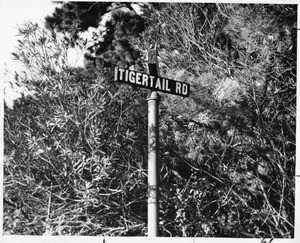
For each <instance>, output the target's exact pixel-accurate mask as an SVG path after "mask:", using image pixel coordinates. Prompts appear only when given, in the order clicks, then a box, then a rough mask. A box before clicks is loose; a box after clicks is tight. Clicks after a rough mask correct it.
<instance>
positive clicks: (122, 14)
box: [46, 2, 145, 67]
mask: <svg viewBox="0 0 300 243" xmlns="http://www.w3.org/2000/svg"><path fill="white" fill-rule="evenodd" d="M103 19H107V21H106V22H105V23H104V24H103V25H104V26H102V25H101V23H102V22H101V21H100V20H103ZM46 27H48V28H49V29H53V28H56V29H57V30H58V31H67V32H68V33H69V34H70V35H71V37H72V43H74V42H75V43H77V44H78V43H85V42H87V41H89V47H88V48H87V51H88V52H87V53H86V56H85V57H86V59H87V60H89V61H90V63H92V65H94V66H95V65H97V64H96V63H101V64H103V65H104V66H106V67H111V66H115V65H119V66H122V67H129V66H131V65H135V64H137V63H139V64H140V60H139V59H140V58H139V57H140V53H139V51H138V50H137V49H136V48H134V46H132V44H131V42H132V39H133V38H136V37H137V36H138V35H139V33H141V32H142V31H144V29H145V24H144V19H143V18H142V17H140V16H139V15H138V14H137V13H136V12H135V11H134V9H133V8H132V6H131V4H130V3H113V2H85V3H82V2H66V3H64V4H62V6H61V7H59V8H56V9H55V12H54V13H53V16H48V17H47V18H46ZM89 27H94V28H96V29H95V31H94V32H93V36H92V39H90V40H87V37H85V36H84V35H80V32H84V31H86V30H88V29H89Z"/></svg>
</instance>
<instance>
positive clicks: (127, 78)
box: [114, 67, 190, 97]
mask: <svg viewBox="0 0 300 243" xmlns="http://www.w3.org/2000/svg"><path fill="white" fill-rule="evenodd" d="M114 80H115V81H117V82H120V83H125V84H130V85H133V86H138V87H143V88H147V89H151V90H156V91H160V92H165V93H169V94H174V95H179V96H184V97H187V96H189V92H190V85H189V84H188V83H185V82H180V81H176V80H172V79H167V78H162V77H159V76H153V75H150V74H147V73H141V72H137V71H134V70H129V69H124V68H118V67H115V74H114Z"/></svg>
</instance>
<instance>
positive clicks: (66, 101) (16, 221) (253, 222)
mask: <svg viewBox="0 0 300 243" xmlns="http://www.w3.org/2000/svg"><path fill="white" fill-rule="evenodd" d="M139 6H140V8H141V9H142V10H143V14H141V15H139V14H138V13H137V11H136V10H134V9H133V8H132V5H130V4H124V3H123V4H122V3H108V2H97V3H87V2H84V3H83V2H69V3H63V4H61V5H60V6H59V7H58V8H57V9H56V10H55V12H54V13H53V16H49V17H47V18H46V27H47V28H43V27H39V26H38V25H37V24H32V23H27V24H24V26H22V27H20V29H19V32H20V36H21V37H20V41H19V45H18V46H17V47H16V51H15V52H14V53H13V55H14V57H15V58H16V59H18V60H20V61H21V62H22V63H23V64H24V71H22V72H20V73H18V75H17V76H16V78H17V80H18V82H19V83H20V84H22V85H24V86H26V87H27V88H28V89H30V90H33V91H34V93H35V95H33V96H25V97H22V98H21V99H19V100H18V101H16V103H15V106H14V108H13V109H9V108H8V107H5V116H4V129H5V130H4V142H5V144H4V145H5V146H4V154H5V160H4V233H5V234H52V235H66V234H71V235H111V236H129V235H130V236H145V235H146V234H147V101H146V96H147V92H148V91H147V90H143V89H136V88H133V87H130V86H126V85H120V84H115V83H114V82H113V81H112V80H113V77H112V75H113V69H112V67H114V66H119V67H126V68H129V67H133V68H135V69H136V70H142V71H147V70H146V68H147V60H146V53H147V49H148V48H149V45H150V44H151V43H156V44H157V46H158V54H159V64H160V73H161V76H165V77H169V78H171V79H176V80H181V81H185V82H188V83H190V85H191V95H190V97H189V98H181V97H178V96H173V95H167V94H161V98H162V100H161V102H160V130H159V132H160V162H161V171H160V180H161V185H160V186H161V187H160V231H161V236H193V237H205V236H213V237H261V238H262V237H279V238H290V237H293V236H294V206H295V199H294V198H295V189H294V188H295V181H294V175H295V130H296V16H297V11H296V10H297V8H296V5H265V4H264V5H262V4H257V5H252V4H203V3H150V4H148V3H141V4H139ZM108 12H109V13H110V14H111V17H110V18H108V21H107V22H106V23H105V26H106V29H103V28H98V29H96V30H95V32H94V35H93V38H91V39H87V38H90V37H86V36H85V35H83V34H82V33H83V32H84V31H86V30H87V29H88V28H89V27H98V24H99V22H100V21H101V19H102V17H103V16H104V15H105V14H107V13H108ZM97 31H98V32H97ZM74 45H77V46H81V47H82V48H84V47H85V48H86V50H87V51H86V60H87V61H86V65H85V67H84V68H74V67H70V66H69V65H68V64H67V61H66V60H67V55H68V49H69V48H71V47H72V46H74Z"/></svg>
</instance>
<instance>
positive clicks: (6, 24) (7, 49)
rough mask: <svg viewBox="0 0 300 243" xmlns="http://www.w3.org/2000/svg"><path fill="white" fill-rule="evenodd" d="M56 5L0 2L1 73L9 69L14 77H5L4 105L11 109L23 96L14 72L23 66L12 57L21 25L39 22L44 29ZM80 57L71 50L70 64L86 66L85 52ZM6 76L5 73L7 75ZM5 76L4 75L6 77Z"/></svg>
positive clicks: (24, 0) (43, 0)
mask: <svg viewBox="0 0 300 243" xmlns="http://www.w3.org/2000/svg"><path fill="white" fill-rule="evenodd" d="M56 6H57V4H56V3H52V2H50V1H49V0H0V29H1V33H3V35H2V34H1V38H0V46H1V49H0V53H1V55H0V56H1V57H0V61H1V65H2V66H1V65H0V70H3V71H4V70H8V71H9V73H10V75H9V78H7V76H5V77H4V79H2V80H4V82H2V85H3V87H2V90H3V92H4V102H5V103H6V104H7V105H8V107H10V108H13V103H14V100H15V99H17V98H18V97H20V96H21V93H22V92H23V93H24V91H23V89H22V88H20V87H19V86H17V85H15V83H14V78H13V76H14V72H15V71H18V70H20V68H21V63H20V62H19V61H17V60H14V59H13V58H12V55H11V53H12V52H13V51H14V49H15V47H16V46H17V39H18V36H17V34H18V26H21V25H22V24H23V23H24V22H28V21H31V22H36V23H38V24H39V25H40V26H43V25H44V19H45V17H46V16H47V15H51V14H52V13H53V12H54V9H55V7H56ZM80 54H81V56H79V54H78V52H77V51H76V50H75V49H72V50H70V52H69V54H68V56H69V62H71V64H72V65H76V66H80V65H81V66H82V65H83V58H82V54H83V53H82V52H81V53H80ZM3 73H4V72H3ZM2 75H4V74H2ZM25 94H26V93H25Z"/></svg>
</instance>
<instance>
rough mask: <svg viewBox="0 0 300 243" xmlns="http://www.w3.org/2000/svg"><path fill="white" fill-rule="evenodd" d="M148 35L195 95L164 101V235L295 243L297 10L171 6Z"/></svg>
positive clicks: (168, 70) (168, 71) (166, 71)
mask: <svg viewBox="0 0 300 243" xmlns="http://www.w3.org/2000/svg"><path fill="white" fill-rule="evenodd" d="M281 11H282V12H281ZM284 12H289V13H290V16H291V14H292V16H293V17H291V18H289V19H286V20H284V19H283V17H282V16H283V14H284ZM195 13H197V14H195ZM245 16H246V17H245ZM149 26H159V27H160V28H157V27H153V28H148V29H147V30H146V31H145V32H144V33H143V36H142V38H143V41H141V43H147V40H149V39H150V38H151V37H152V36H157V40H156V41H157V43H158V45H159V50H160V52H159V55H160V58H161V60H160V61H161V63H163V69H162V72H163V75H165V76H168V77H170V78H174V79H178V80H181V81H186V82H189V83H190V84H191V85H192V87H193V90H192V94H191V97H190V98H189V99H188V100H187V99H185V100H181V99H180V98H177V97H165V101H164V102H163V107H162V110H163V111H164V116H163V118H162V120H163V121H162V123H163V125H162V139H163V142H162V144H163V145H162V146H163V148H162V154H163V155H167V156H163V155H162V156H163V160H164V161H165V164H166V165H167V167H169V168H171V170H173V171H174V170H175V174H176V173H177V174H179V175H180V176H181V177H180V178H179V179H178V177H175V179H174V177H172V176H171V182H173V183H172V184H171V185H170V183H169V182H170V173H169V172H167V174H168V175H166V176H165V178H167V181H166V183H165V184H164V185H163V187H162V190H163V192H164V193H166V194H167V195H165V197H164V200H163V202H162V205H164V206H163V211H162V218H163V220H164V224H163V229H162V232H163V235H170V236H174V235H176V236H195V235H196V236H223V237H225V236H232V237H293V232H294V231H293V222H294V189H292V190H291V188H294V178H293V177H294V174H295V118H296V117H295V115H296V106H295V105H296V78H295V77H296V76H295V74H296V69H295V67H296V62H295V61H296V51H295V50H296V42H295V41H296V31H295V30H296V8H295V6H289V5H286V6H285V8H283V9H281V10H280V8H279V7H273V6H272V5H228V4H221V5H215V4H208V5H206V4H175V3H174V4H165V6H164V7H162V8H161V10H160V11H159V12H156V13H154V14H153V15H152V18H151V19H150V24H149ZM275 33H276V34H275ZM277 33H278V34H277ZM279 33H280V34H279ZM275 60H276V61H275ZM179 68H180V69H179ZM178 69H179V70H178ZM228 69H229V70H228ZM171 141H172V142H171ZM166 170H167V171H168V169H166ZM169 170H170V169H169ZM176 178H177V179H176ZM182 179H185V180H184V182H182ZM178 180H179V181H178ZM168 192H171V193H170V194H169V195H168ZM164 193H163V194H164ZM178 214H179V215H178ZM250 216H251V217H250ZM198 222H201V223H198Z"/></svg>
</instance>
